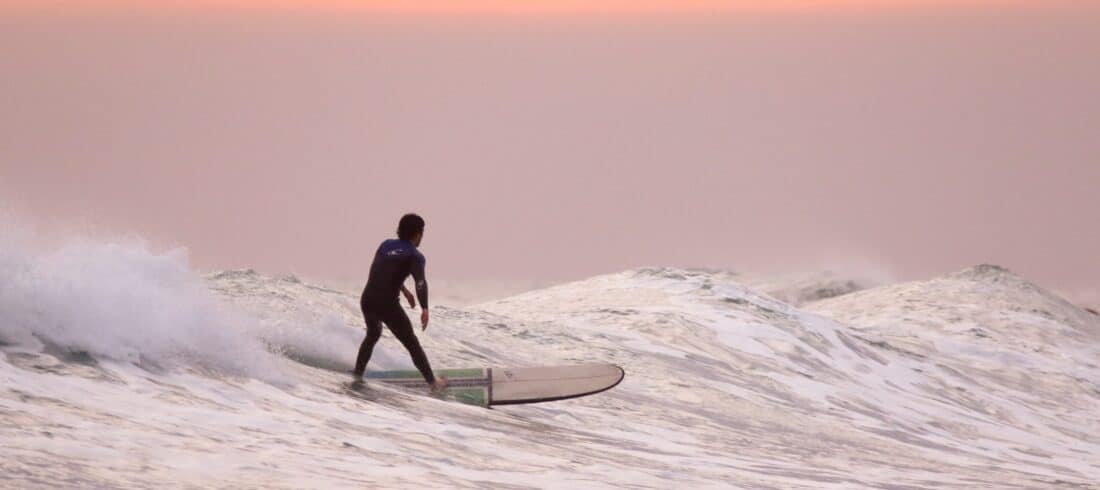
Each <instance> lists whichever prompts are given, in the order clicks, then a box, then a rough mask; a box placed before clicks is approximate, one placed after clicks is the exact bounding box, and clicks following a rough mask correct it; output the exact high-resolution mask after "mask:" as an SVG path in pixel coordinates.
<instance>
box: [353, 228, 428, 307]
mask: <svg viewBox="0 0 1100 490" xmlns="http://www.w3.org/2000/svg"><path fill="white" fill-rule="evenodd" d="M425 263H426V260H425V258H424V255H423V254H421V253H420V251H419V250H417V249H416V246H414V245H413V244H412V242H410V241H408V240H399V239H390V240H386V241H384V242H382V244H381V245H379V247H378V251H376V252H375V254H374V261H373V262H372V263H371V267H370V277H369V278H368V279H367V286H366V287H365V288H364V289H363V298H362V302H363V303H364V304H371V305H377V306H388V305H390V304H392V303H395V302H397V298H398V296H397V295H398V293H399V292H400V291H401V284H402V283H404V282H405V278H407V277H409V274H412V275H413V278H414V279H415V280H416V293H417V296H419V299H420V306H421V308H425V309H427V307H428V304H427V302H428V291H427V282H426V281H425V279H424V266H425Z"/></svg>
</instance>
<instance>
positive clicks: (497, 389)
mask: <svg viewBox="0 0 1100 490" xmlns="http://www.w3.org/2000/svg"><path fill="white" fill-rule="evenodd" d="M435 374H436V376H440V375H442V376H446V377H447V380H448V382H449V385H448V387H447V395H448V398H451V397H453V398H454V399H455V400H457V401H460V402H462V403H467V404H470V405H479V406H483V407H491V406H495V405H516V404H521V403H541V402H550V401H555V400H565V399H569V398H577V397H581V396H588V395H594V394H596V393H599V392H601V391H606V390H609V389H611V388H614V387H615V385H617V384H619V382H621V381H622V380H623V377H624V376H625V373H624V372H623V369H622V368H620V367H619V366H615V365H612V364H586V365H580V366H546V367H527V368H472V369H442V370H437V371H436V372H435ZM367 380H368V382H380V383H385V384H392V385H396V386H401V387H404V388H416V389H424V390H427V389H428V384H427V383H426V382H425V381H424V378H423V377H421V376H420V372H419V371H368V372H367Z"/></svg>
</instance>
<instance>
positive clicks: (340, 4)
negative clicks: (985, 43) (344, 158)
mask: <svg viewBox="0 0 1100 490" xmlns="http://www.w3.org/2000/svg"><path fill="white" fill-rule="evenodd" d="M1044 3H1045V2H1035V1H1027V0H768V1H761V0H725V1H716V0H664V1H661V0H634V1H631V0H510V1H504V0H419V1H413V0H145V1H141V0H138V1H126V0H0V11H2V10H17V11H36V10H37V11H41V10H48V11H61V12H64V11H88V10H99V9H108V10H128V11H152V12H156V11H163V10H181V9H182V10H208V9H215V10H216V9H226V10H238V11H239V10H246V11H282V10H294V11H315V12H326V11H337V12H365V13H370V12H377V13H386V14H443V15H450V14H456V15H463V14H469V15H495V14H503V15H524V14H567V15H568V14H596V15H603V14H625V15H631V14H638V15H646V14H674V13H698V12H806V11H829V10H865V9H866V10H875V11H882V10H893V9H912V8H918V9H920V8H944V7H952V6H954V7H962V8H973V7H992V6H1012V7H1020V6H1034V7H1040V6H1042V4H1044ZM1055 3H1058V2H1049V3H1047V4H1046V5H1047V6H1049V5H1050V4H1055Z"/></svg>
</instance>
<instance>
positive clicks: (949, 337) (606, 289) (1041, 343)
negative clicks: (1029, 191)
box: [0, 239, 1100, 489]
mask: <svg viewBox="0 0 1100 490" xmlns="http://www.w3.org/2000/svg"><path fill="white" fill-rule="evenodd" d="M807 277H809V278H810V279H807V278H802V279H800V280H798V281H791V282H786V281H785V280H775V281H770V282H769V281H766V280H762V279H760V278H751V279H750V278H747V277H746V276H741V275H738V274H735V273H731V272H725V271H702V270H681V269H674V268H643V269H636V270H630V271H624V272H621V273H617V274H610V275H604V276H598V277H593V278H590V279H586V280H583V281H579V282H574V283H569V284H562V285H558V286H554V287H550V288H545V289H540V290H536V291H531V292H528V293H524V294H520V295H515V296H511V297H507V298H502V299H498V300H494V301H490V302H484V303H480V304H475V305H467V306H463V307H461V308H459V307H446V306H439V307H435V308H433V320H432V324H431V325H430V327H429V329H428V330H427V332H424V333H421V334H420V337H421V340H422V343H423V344H424V346H425V349H426V350H427V352H428V355H429V357H430V358H431V360H432V362H433V364H434V365H435V366H437V367H441V368H442V367H470V366H536V365H553V364H574V363H586V362H607V363H615V364H618V365H620V366H622V367H623V368H624V369H625V371H626V373H627V374H626V378H625V380H624V381H623V382H622V384H620V385H619V386H618V387H616V388H615V389H613V390H611V391H608V392H605V393H601V394H598V395H595V396H591V397H586V398H580V399H575V400H568V401H561V402H555V403H547V404H538V405H526V406H508V407H500V408H496V409H491V410H490V409H482V408H478V407H471V406H465V405H461V404H457V403H453V402H448V401H443V400H438V399H435V398H432V397H429V396H425V395H423V394H420V393H415V392H406V391H401V390H399V389H395V388H391V387H387V386H375V385H369V386H368V387H367V388H366V389H361V390H355V389H349V383H348V382H349V379H348V376H347V375H346V374H344V373H343V371H346V370H347V369H349V368H350V367H351V365H352V363H353V362H354V356H355V353H356V350H357V348H358V344H359V342H360V341H361V340H362V336H363V328H362V320H361V318H360V315H359V311H358V297H357V294H356V292H355V291H350V292H349V291H340V290H335V289H329V288H325V287H323V286H319V285H314V284H309V283H308V282H307V281H302V280H299V279H297V278H295V277H289V276H288V277H270V276H265V275H262V274H258V273H256V272H253V271H248V270H239V271H224V272H217V273H210V274H201V273H199V272H197V271H195V270H194V269H193V268H192V267H190V266H189V264H188V262H187V257H186V254H185V253H183V252H181V251H175V252H169V253H160V252H153V251H151V250H150V249H149V248H148V247H147V246H146V245H144V244H143V243H141V242H140V241H130V242H127V241H119V242H112V243H104V242H94V241H85V242H75V243H70V244H68V245H66V246H64V247H61V248H57V249H52V250H50V251H49V252H42V251H39V250H36V249H34V248H33V247H28V246H26V245H21V244H20V243H19V242H18V241H17V240H13V239H2V241H0V278H2V279H0V441H2V443H0V487H4V488H38V487H43V488H44V487H51V488H53V487H84V488H87V487H95V488H101V487H128V488H143V487H162V486H169V487H172V488H187V487H192V488H200V487H201V488H208V487H269V488H303V487H311V488H312V487H332V488H340V487H343V488H406V487H407V488H754V489H760V488H781V489H787V488H805V489H821V488H890V489H916V488H952V489H955V488H997V489H1005V488H1021V489H1023V488H1028V489H1031V488H1100V484H1098V483H1097V482H1100V410H1098V408H1100V366H1098V363H1100V317H1098V316H1096V315H1094V314H1091V313H1089V312H1087V311H1085V310H1083V309H1081V308H1078V307H1077V306H1075V305H1073V304H1070V303H1068V302H1066V301H1064V300H1063V299H1061V298H1059V297H1058V296H1056V295H1054V294H1052V293H1050V292H1048V291H1046V290H1044V289H1042V288H1041V287H1039V286H1036V285H1034V284H1031V283H1029V282H1028V281H1027V280H1025V279H1023V278H1020V277H1018V276H1016V275H1014V274H1013V273H1011V272H1010V271H1008V270H1005V269H1001V268H998V267H995V266H978V267H974V268H971V269H968V270H965V271H961V272H957V273H952V274H947V275H944V276H942V277H939V278H935V279H932V280H929V281H922V282H913V283H902V284H885V285H878V286H873V287H868V285H867V284H861V283H859V281H849V280H846V279H844V278H842V277H841V278H838V277H835V276H829V277H822V278H821V279H820V280H819V281H818V280H817V279H812V277H814V276H807ZM815 281H817V282H815ZM413 314H414V312H412V311H410V316H412V315H413ZM414 318H415V317H414ZM409 365H410V364H409V361H408V360H407V356H406V355H405V353H404V351H403V350H402V348H401V347H400V345H399V344H398V343H397V341H396V340H395V339H393V337H392V336H391V335H390V334H389V333H388V332H387V333H385V334H384V336H383V339H382V341H381V342H380V344H379V347H378V349H377V350H376V353H375V357H374V359H373V360H372V363H371V368H372V369H386V368H404V367H408V366H409Z"/></svg>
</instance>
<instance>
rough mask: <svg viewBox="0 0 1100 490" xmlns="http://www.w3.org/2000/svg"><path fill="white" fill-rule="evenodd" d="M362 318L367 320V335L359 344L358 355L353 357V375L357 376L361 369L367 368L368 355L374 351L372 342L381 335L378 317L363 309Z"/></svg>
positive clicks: (360, 373)
mask: <svg viewBox="0 0 1100 490" xmlns="http://www.w3.org/2000/svg"><path fill="white" fill-rule="evenodd" d="M363 319H364V320H366V322H367V337H366V338H364V339H363V343H362V344H360V345H359V357H358V358H356V359H355V375H356V376H358V377H362V376H363V371H366V370H367V363H368V362H370V355H371V353H372V352H374V344H377V343H378V339H379V338H380V337H382V322H381V321H380V320H379V319H378V317H376V316H374V315H373V314H371V313H368V312H366V311H363Z"/></svg>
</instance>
